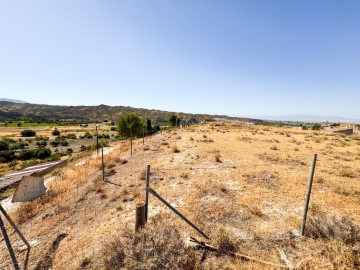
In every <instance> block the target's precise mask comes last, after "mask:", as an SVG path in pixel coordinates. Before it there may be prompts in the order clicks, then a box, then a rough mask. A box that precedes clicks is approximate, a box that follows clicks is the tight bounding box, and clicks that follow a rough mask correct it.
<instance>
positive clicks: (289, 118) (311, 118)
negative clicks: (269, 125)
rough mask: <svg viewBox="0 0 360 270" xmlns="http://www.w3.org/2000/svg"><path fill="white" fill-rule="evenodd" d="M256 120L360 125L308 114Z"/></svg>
mask: <svg viewBox="0 0 360 270" xmlns="http://www.w3.org/2000/svg"><path fill="white" fill-rule="evenodd" d="M256 118H259V119H263V120H274V121H292V122H342V123H360V120H359V119H354V118H346V117H339V116H322V115H308V114H291V115H283V116H257V117H256Z"/></svg>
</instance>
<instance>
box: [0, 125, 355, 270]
mask: <svg viewBox="0 0 360 270" xmlns="http://www.w3.org/2000/svg"><path fill="white" fill-rule="evenodd" d="M172 133H173V132H168V131H163V134H157V135H154V136H152V137H149V138H148V139H147V144H148V145H149V147H150V148H151V149H157V148H159V145H160V144H161V143H162V142H165V141H163V140H169V135H171V134H172ZM177 133H178V134H179V135H178V136H180V135H181V139H177V140H176V148H177V149H181V151H180V152H178V153H177V154H176V155H175V154H172V152H173V151H172V149H171V148H170V149H169V150H168V149H167V147H163V148H159V149H158V151H156V154H155V152H153V151H142V147H143V146H142V141H141V140H138V141H136V140H135V141H134V149H136V151H135V153H134V155H133V156H132V157H130V154H129V151H128V149H129V143H128V142H121V143H118V147H119V150H117V151H113V152H111V153H110V154H109V155H107V156H106V158H105V164H106V166H107V171H108V172H110V171H111V170H115V171H116V172H117V173H116V174H112V175H109V176H108V179H107V180H108V183H106V184H104V183H102V180H101V171H99V170H98V169H99V164H100V162H101V161H100V160H98V159H96V158H90V157H85V158H84V159H79V160H75V161H71V162H70V164H69V165H68V166H67V167H66V168H63V169H60V170H57V172H56V173H53V174H52V175H50V176H51V177H54V180H53V181H52V182H51V183H50V185H49V188H50V191H51V192H50V193H49V194H48V195H46V196H47V197H43V198H41V200H40V199H38V200H35V201H33V202H29V203H24V204H21V206H20V207H19V208H18V209H17V210H16V211H15V212H12V213H11V215H12V216H13V217H14V219H16V221H17V222H19V224H20V225H19V226H20V229H21V231H22V232H23V233H24V234H25V235H26V236H27V237H29V239H36V238H39V239H41V240H40V241H41V243H40V244H39V245H37V246H36V247H34V248H33V249H32V254H31V257H30V262H32V263H33V264H36V263H37V262H38V260H39V259H40V258H42V257H43V256H44V254H46V252H47V250H48V248H49V243H51V240H53V239H55V238H56V237H57V235H58V234H59V233H63V232H64V233H68V234H69V236H68V237H66V239H64V240H63V241H64V242H63V243H62V244H61V245H60V246H59V250H58V251H57V254H56V256H55V260H54V263H53V267H52V268H53V269H66V268H67V269H104V267H105V266H104V265H106V264H108V265H109V268H115V269H116V268H117V267H121V265H125V266H123V268H125V269H127V268H128V269H129V268H130V267H133V268H130V269H140V267H145V268H147V266H148V265H152V267H154V269H155V267H159V269H164V268H161V267H162V265H160V264H158V263H164V260H163V256H165V255H166V256H167V260H168V261H170V262H172V263H174V262H175V263H180V264H181V263H183V262H179V261H177V260H179V256H180V255H181V254H183V253H182V252H184V250H183V246H182V245H183V243H184V241H183V240H187V238H188V236H196V237H197V234H196V232H195V231H193V230H192V229H191V228H190V227H189V226H187V225H186V224H185V223H184V222H182V221H181V220H179V219H178V217H177V216H176V215H174V214H173V213H171V212H170V211H169V210H168V209H166V208H165V207H164V206H163V205H162V204H161V203H160V202H159V201H157V200H156V199H155V198H154V197H152V196H151V197H150V217H149V222H150V224H153V223H155V221H154V220H155V219H156V218H155V216H156V215H158V216H161V217H163V218H165V220H166V224H176V231H177V233H172V232H167V234H168V235H169V236H171V237H169V239H170V240H169V241H170V242H171V243H172V244H171V245H170V248H168V246H167V245H166V243H165V241H164V240H162V239H164V234H162V233H159V234H156V233H155V232H153V231H152V229H149V230H150V231H149V234H150V235H149V236H146V237H149V239H153V241H154V242H155V243H157V244H158V245H159V247H161V249H160V250H157V249H156V248H154V247H152V246H147V243H144V242H143V241H140V240H141V239H140V240H139V239H137V238H136V237H135V236H131V237H130V238H126V237H124V235H123V232H124V228H126V227H129V228H130V229H131V230H132V229H133V226H134V209H135V206H136V204H137V203H139V202H144V196H145V192H144V184H145V183H144V179H145V177H146V173H145V167H146V164H148V163H149V164H151V168H152V169H151V170H152V174H151V187H152V188H154V189H155V190H156V191H157V192H158V193H159V194H160V195H162V196H163V197H164V198H165V199H166V200H168V201H169V202H170V203H171V204H172V205H174V207H176V208H177V209H179V211H181V212H182V213H183V214H184V215H185V216H186V217H187V218H189V219H190V220H191V221H192V222H194V223H195V224H196V225H197V226H199V227H200V228H201V229H202V230H204V231H205V232H206V233H208V234H210V235H211V236H212V239H211V244H212V245H214V246H216V247H219V248H220V246H223V247H224V248H223V250H224V252H223V255H219V254H209V255H208V256H207V258H206V260H205V261H204V263H203V264H202V265H201V266H199V265H198V263H199V260H200V258H201V255H202V254H198V255H199V256H198V257H197V259H198V260H197V262H196V264H189V265H191V267H194V266H196V267H198V268H197V269H269V267H266V266H264V265H262V264H261V263H256V262H246V261H242V260H240V259H239V258H234V257H233V256H232V255H231V254H232V252H229V250H236V252H240V253H245V254H247V255H250V256H253V257H256V258H259V259H262V260H266V261H271V262H275V263H282V262H281V261H280V259H279V255H278V251H277V248H282V249H283V250H284V251H285V253H286V254H287V256H288V257H289V260H290V261H291V262H292V263H293V264H294V265H297V266H298V267H299V269H316V268H318V269H321V267H322V268H324V269H356V268H359V263H358V261H357V259H356V258H359V257H360V256H359V251H358V250H359V249H358V244H356V242H357V243H358V242H359V239H358V236H356V234H355V233H354V232H355V231H356V230H357V229H356V228H357V227H358V226H359V225H360V212H359V211H358V209H359V202H360V197H359V192H358V191H359V190H360V182H359V181H357V176H358V168H360V158H357V157H359V153H360V148H359V145H358V144H357V143H358V140H355V139H351V138H350V140H347V141H345V139H346V138H343V137H341V136H329V135H328V134H327V133H323V132H319V133H318V134H317V135H315V134H314V133H313V132H312V131H302V130H297V129H292V128H277V127H262V126H250V125H243V124H239V123H235V124H233V123H211V124H204V125H198V126H193V127H191V129H181V130H180V129H179V130H178V131H177ZM203 134H206V137H207V138H202V137H203ZM174 135H175V134H174ZM176 135H177V134H176ZM190 135H192V136H194V137H195V138H200V139H201V140H203V139H208V138H209V137H211V138H212V139H213V140H214V143H211V144H207V143H201V142H200V140H199V141H191V140H189V138H190ZM287 135H289V136H290V137H289V136H287ZM174 138H175V137H174V136H173V138H172V139H171V138H170V140H171V141H172V143H173V141H174ZM244 138H245V139H244ZM315 140H317V141H318V142H316V141H315ZM277 141H278V142H277ZM273 144H275V145H277V146H278V147H279V151H274V150H271V149H270V148H271V146H272V145H273ZM329 144H332V145H330V146H329ZM330 147H331V149H330ZM140 150H141V151H140ZM219 150H221V156H220V152H219ZM313 153H318V154H319V159H318V164H317V168H316V172H315V181H314V186H313V193H312V198H311V211H310V215H309V223H308V227H307V228H308V231H307V233H308V237H306V238H301V237H298V231H299V229H300V225H301V216H302V209H303V203H304V197H305V194H306V189H307V183H308V177H309V171H310V166H311V161H312V155H313ZM217 154H218V158H219V160H220V161H222V163H219V162H216V161H217V160H216V155H217ZM123 160H126V161H127V162H123ZM79 161H84V162H85V164H84V165H81V166H75V164H76V163H77V162H79ZM343 169H345V173H344V172H343V171H342V170H343ZM349 172H350V173H349ZM354 176H355V177H354ZM184 179H186V180H184ZM322 213H337V214H336V215H335V216H334V215H328V214H325V215H324V216H323V214H322ZM350 220H351V222H350ZM151 226H152V225H151ZM151 226H150V227H151ZM150 227H149V228H150ZM170 227H171V228H172V229H171V230H173V229H174V227H173V226H170ZM84 228H85V230H84ZM211 228H222V229H223V232H222V233H220V235H222V236H221V237H219V239H220V240H219V239H218V240H216V239H217V236H216V234H215V233H214V232H212V233H209V232H211V231H212V230H211ZM164 229H167V228H166V226H165V228H164ZM169 230H170V228H169ZM89 231H91V232H92V233H91V235H90V234H88V232H89ZM150 232H151V233H154V235H152V234H151V233H150ZM116 233H120V236H119V235H117V236H116V238H114V237H113V236H114V234H116ZM140 235H144V234H140ZM226 235H228V236H226ZM157 237H158V238H159V239H158V240H157V239H156V238H157ZM136 239H137V240H136ZM175 240H176V241H175ZM180 240H181V241H180ZM113 241H115V243H117V242H116V241H119V243H122V244H124V245H123V246H122V247H123V249H121V248H119V249H117V246H116V245H115V246H114V245H111V243H112V242H113ZM180 242H181V243H180ZM102 243H109V245H108V246H106V249H108V250H109V251H111V252H109V257H114V258H117V259H116V260H115V262H120V263H121V264H120V265H116V264H115V265H113V264H112V263H114V261H113V262H111V260H109V261H108V262H107V263H106V262H104V261H102V260H101V256H97V255H98V254H101V252H100V249H102ZM221 243H223V244H221ZM141 246H144V249H145V250H146V251H145V252H144V255H142V254H139V250H140V247H141ZM177 247H179V249H180V251H179V253H176V251H173V250H171V249H176V248H177ZM220 249H222V248H220ZM0 250H1V251H0V258H1V259H0V269H7V268H9V265H10V264H9V260H8V257H6V254H7V253H6V252H5V250H4V246H2V245H0ZM112 250H114V252H112ZM185 250H186V252H187V253H189V254H190V255H191V254H193V250H188V249H187V247H186V246H185ZM174 252H175V253H174ZM94 254H95V256H94ZM112 254H114V256H113V255H112ZM129 254H137V256H140V257H136V258H139V264H137V259H136V260H135V259H133V258H131V256H129ZM150 254H155V256H154V258H151V257H150ZM176 254H180V255H179V256H175V255H176ZM19 256H20V257H21V256H23V255H21V254H20V255H19ZM180 257H182V255H181V256H180ZM146 262H148V264H146ZM122 263H123V264H122ZM136 267H138V268H136ZM185 267H186V266H185ZM33 268H34V265H33V267H30V269H33ZM170 268H171V267H170ZM150 269H151V268H150ZM175 269H176V268H175ZM191 269H193V268H191Z"/></svg>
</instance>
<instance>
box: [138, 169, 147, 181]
mask: <svg viewBox="0 0 360 270" xmlns="http://www.w3.org/2000/svg"><path fill="white" fill-rule="evenodd" d="M139 180H146V170H142V171H141V172H140V174H139Z"/></svg>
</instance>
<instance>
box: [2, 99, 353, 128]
mask: <svg viewBox="0 0 360 270" xmlns="http://www.w3.org/2000/svg"><path fill="white" fill-rule="evenodd" d="M129 112H132V113H136V114H139V115H141V116H142V117H143V118H144V119H145V118H147V117H149V118H150V119H152V120H153V121H162V120H165V121H167V120H168V119H169V118H170V117H171V116H172V115H174V114H175V115H177V116H179V117H180V118H182V119H184V120H186V121H189V120H191V119H192V121H195V122H196V121H204V120H209V119H215V118H221V119H232V120H247V121H253V122H257V123H260V122H262V121H280V122H327V121H329V122H343V123H360V120H359V119H351V118H346V117H338V116H319V115H305V114H298V115H295V114H294V115H284V116H265V115H261V116H252V117H229V116H226V115H209V114H191V113H183V112H180V113H176V112H169V111H161V110H149V109H142V108H132V107H128V106H107V105H98V106H55V105H46V104H31V103H27V102H25V101H22V100H14V99H7V98H0V120H3V121H4V120H11V119H14V118H22V119H24V118H31V119H33V120H57V121H58V120H62V121H64V120H70V121H71V120H73V121H91V122H95V121H104V120H109V121H116V120H117V119H119V117H120V116H121V115H122V114H123V113H129Z"/></svg>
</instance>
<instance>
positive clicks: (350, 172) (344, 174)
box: [339, 167, 356, 178]
mask: <svg viewBox="0 0 360 270" xmlns="http://www.w3.org/2000/svg"><path fill="white" fill-rule="evenodd" d="M339 175H340V176H342V177H348V178H355V177H356V173H355V172H354V171H353V170H352V169H350V168H347V167H344V168H342V169H341V170H340V172H339Z"/></svg>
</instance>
